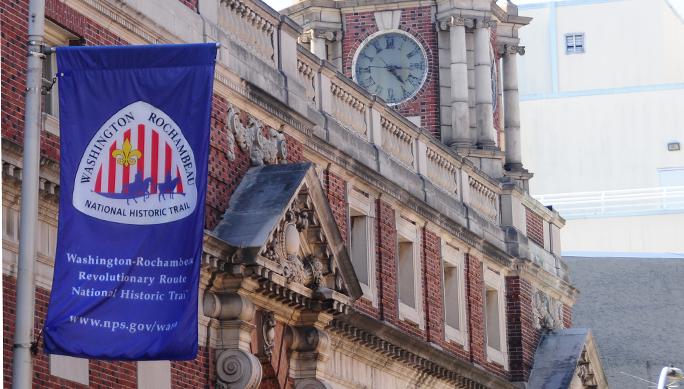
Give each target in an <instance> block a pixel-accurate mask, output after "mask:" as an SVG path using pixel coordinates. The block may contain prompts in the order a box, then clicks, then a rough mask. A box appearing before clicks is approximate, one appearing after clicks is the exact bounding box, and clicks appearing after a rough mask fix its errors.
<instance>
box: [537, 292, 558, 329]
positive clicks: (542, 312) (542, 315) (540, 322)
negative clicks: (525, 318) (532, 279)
mask: <svg viewBox="0 0 684 389" xmlns="http://www.w3.org/2000/svg"><path fill="white" fill-rule="evenodd" d="M532 314H533V315H534V326H535V328H537V329H541V330H555V329H560V328H563V304H562V303H561V302H560V301H559V300H556V299H554V298H552V297H549V296H548V295H547V294H546V293H544V292H542V291H541V290H538V289H536V290H533V293H532Z"/></svg>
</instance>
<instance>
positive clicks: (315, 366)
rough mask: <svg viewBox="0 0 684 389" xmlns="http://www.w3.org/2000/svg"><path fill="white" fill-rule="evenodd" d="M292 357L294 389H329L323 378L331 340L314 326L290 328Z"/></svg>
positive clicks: (291, 372) (291, 375) (291, 371)
mask: <svg viewBox="0 0 684 389" xmlns="http://www.w3.org/2000/svg"><path fill="white" fill-rule="evenodd" d="M289 334H290V336H291V342H292V343H291V352H292V354H291V356H290V377H292V378H293V379H294V389H329V388H330V385H328V384H327V383H326V382H325V381H323V380H322V379H321V378H320V377H321V371H322V369H323V364H324V363H325V362H326V361H327V360H328V354H327V351H328V348H329V347H330V339H329V338H328V335H327V334H326V333H325V332H324V331H322V330H320V329H318V328H316V327H314V326H298V327H290V328H289Z"/></svg>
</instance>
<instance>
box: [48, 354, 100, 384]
mask: <svg viewBox="0 0 684 389" xmlns="http://www.w3.org/2000/svg"><path fill="white" fill-rule="evenodd" d="M50 374H51V375H53V376H55V377H59V378H64V379H65V380H69V381H73V382H77V383H79V384H82V385H86V386H87V385H89V384H90V382H89V376H88V360H87V359H83V358H74V357H69V356H66V355H56V354H50Z"/></svg>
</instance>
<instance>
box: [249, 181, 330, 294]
mask: <svg viewBox="0 0 684 389" xmlns="http://www.w3.org/2000/svg"><path fill="white" fill-rule="evenodd" d="M262 255H263V256H264V257H265V258H267V259H269V260H271V261H273V262H276V263H278V264H279V265H280V266H281V269H282V275H283V276H284V277H285V278H286V279H287V280H288V282H294V283H299V284H302V285H304V286H306V287H308V288H311V289H314V290H316V289H318V288H319V287H320V286H327V287H334V285H323V284H324V282H323V281H324V278H326V277H327V276H328V275H331V276H332V274H333V269H332V268H331V267H332V262H333V260H332V258H333V256H332V253H331V252H330V251H329V248H328V246H327V240H326V238H325V236H324V234H323V231H322V229H321V227H320V222H319V221H318V218H317V216H316V213H315V212H314V210H313V203H312V201H311V198H310V197H309V196H308V194H306V193H300V194H299V195H298V196H297V198H296V199H295V200H294V201H293V202H292V204H291V205H290V208H289V209H288V210H287V211H286V212H285V217H284V218H283V220H282V221H281V223H280V224H279V226H278V227H277V228H276V230H275V231H274V232H273V235H272V237H271V239H270V241H269V242H268V243H267V244H266V246H265V248H264V250H263V252H262Z"/></svg>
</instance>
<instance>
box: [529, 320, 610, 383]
mask: <svg viewBox="0 0 684 389" xmlns="http://www.w3.org/2000/svg"><path fill="white" fill-rule="evenodd" d="M527 387H528V388H530V389H543V388H554V389H566V388H572V389H574V388H587V389H603V388H608V383H607V381H606V376H605V374H604V372H603V367H602V365H601V359H600V357H599V353H598V349H597V347H596V343H595V342H594V338H593V336H592V335H591V331H590V330H588V329H586V328H569V329H563V330H554V331H550V332H547V333H546V334H544V335H543V336H542V339H541V341H540V342H539V346H538V347H537V351H536V352H535V354H534V367H533V368H532V372H531V373H530V379H529V382H528V385H527Z"/></svg>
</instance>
